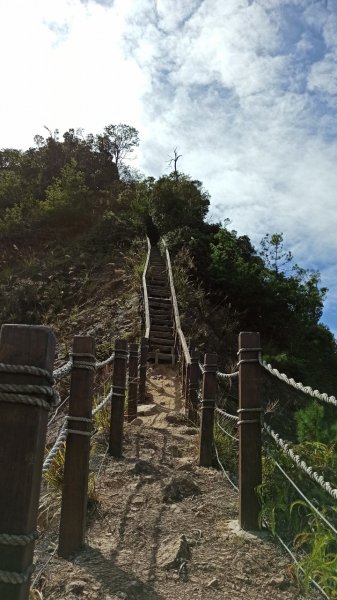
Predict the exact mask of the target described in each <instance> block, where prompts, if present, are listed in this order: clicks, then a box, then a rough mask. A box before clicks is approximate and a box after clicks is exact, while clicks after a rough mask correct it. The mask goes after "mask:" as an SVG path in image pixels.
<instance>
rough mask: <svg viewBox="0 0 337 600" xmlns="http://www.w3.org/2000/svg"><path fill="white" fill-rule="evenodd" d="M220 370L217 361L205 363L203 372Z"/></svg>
mask: <svg viewBox="0 0 337 600" xmlns="http://www.w3.org/2000/svg"><path fill="white" fill-rule="evenodd" d="M217 370H218V365H217V364H216V363H214V364H210V365H208V364H204V365H203V373H216V372H217Z"/></svg>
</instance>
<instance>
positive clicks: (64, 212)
mask: <svg viewBox="0 0 337 600" xmlns="http://www.w3.org/2000/svg"><path fill="white" fill-rule="evenodd" d="M88 192H89V190H88V188H87V186H86V185H85V177H84V173H82V172H81V171H78V169H77V163H76V162H75V160H73V159H72V160H71V161H70V163H69V164H67V165H66V166H65V167H64V168H63V169H62V171H61V175H60V177H58V178H56V179H54V181H53V183H52V184H51V185H50V186H49V187H48V188H47V191H46V200H45V201H44V202H42V203H41V204H40V214H41V215H43V214H45V215H46V216H47V217H49V218H51V217H53V218H57V219H65V220H66V219H68V218H69V217H74V216H75V215H76V214H79V213H80V212H81V213H82V211H83V212H84V213H85V212H86V211H88V209H89V206H88V199H89V195H88Z"/></svg>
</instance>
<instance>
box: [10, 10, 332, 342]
mask: <svg viewBox="0 0 337 600" xmlns="http://www.w3.org/2000/svg"><path fill="white" fill-rule="evenodd" d="M18 15H20V18H18ZM0 50H1V55H2V57H5V59H4V60H3V62H2V75H1V78H2V94H1V99H0V103H1V104H0V132H1V136H0V147H8V146H14V147H22V148H27V147H29V146H30V145H32V144H33V136H34V134H36V133H40V134H42V135H43V134H44V133H45V130H44V129H43V126H44V125H47V126H48V127H49V128H50V129H54V128H59V129H60V130H61V132H63V131H65V130H67V129H68V128H69V127H75V128H76V127H83V128H84V129H85V131H86V132H94V133H98V132H100V131H102V129H103V127H104V126H105V125H106V124H108V123H118V122H124V123H128V124H130V125H133V126H135V127H137V128H138V129H139V131H140V136H141V145H140V147H139V150H138V152H137V157H136V159H135V161H134V162H133V165H134V166H136V167H138V168H139V169H140V170H141V171H143V172H144V173H146V174H148V175H154V176H158V175H160V174H161V173H163V172H165V169H167V167H166V165H167V161H168V158H169V156H172V153H173V149H174V148H175V147H177V148H178V151H179V154H182V155H183V156H182V158H181V159H180V168H181V169H182V170H183V171H185V172H187V173H189V174H190V175H191V176H192V177H194V178H198V179H200V180H201V181H203V183H204V186H205V188H206V189H207V190H209V192H210V193H211V196H212V206H211V215H212V218H214V219H225V218H230V219H231V227H232V228H233V229H236V230H237V231H238V232H239V234H248V235H249V236H250V237H251V238H252V240H253V242H254V243H255V244H258V242H259V240H260V239H261V238H262V237H263V236H264V235H265V233H266V232H270V233H274V232H283V234H284V239H285V241H286V243H287V245H288V246H289V248H290V249H291V250H292V252H293V254H294V256H295V259H296V262H298V263H299V264H300V265H301V266H304V267H307V268H314V269H319V270H320V271H321V274H322V283H323V284H324V285H325V286H327V287H328V288H329V290H330V291H329V294H328V297H327V301H326V309H325V312H324V322H326V323H327V324H328V325H329V326H330V328H331V329H332V330H333V331H334V332H335V334H337V266H336V252H337V235H336V226H337V217H336V194H337V0H226V2H224V0H184V2H181V0H180V1H178V0H100V1H98V0H97V1H93V0H86V1H84V0H83V1H81V0H58V2H55V1H54V0H35V1H34V3H28V2H26V0H11V2H5V0H0Z"/></svg>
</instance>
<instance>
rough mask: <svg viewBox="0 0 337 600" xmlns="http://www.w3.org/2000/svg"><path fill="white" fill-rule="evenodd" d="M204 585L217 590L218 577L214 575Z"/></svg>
mask: <svg viewBox="0 0 337 600" xmlns="http://www.w3.org/2000/svg"><path fill="white" fill-rule="evenodd" d="M206 587H208V588H213V589H214V590H218V589H219V579H217V578H216V577H214V578H213V579H211V581H210V582H209V583H208V584H207V585H206Z"/></svg>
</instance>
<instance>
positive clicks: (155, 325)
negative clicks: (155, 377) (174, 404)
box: [146, 247, 175, 365]
mask: <svg viewBox="0 0 337 600" xmlns="http://www.w3.org/2000/svg"><path fill="white" fill-rule="evenodd" d="M146 285H147V292H148V299H149V311H150V340H149V355H148V357H149V358H150V359H154V361H155V363H156V364H157V363H158V362H170V363H171V364H172V365H174V363H175V353H174V338H173V317H172V301H171V293H170V287H169V282H168V277H167V272H166V264H165V261H164V259H163V257H162V256H161V254H160V252H159V250H158V248H156V247H153V248H151V252H150V260H149V266H148V270H147V275H146Z"/></svg>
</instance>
